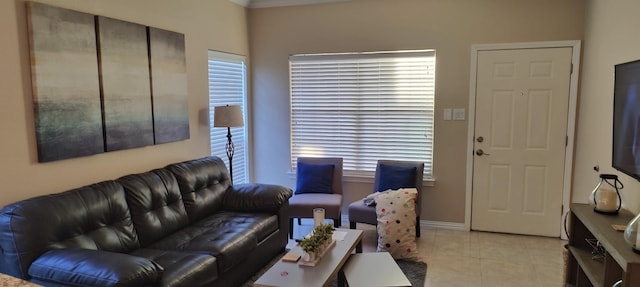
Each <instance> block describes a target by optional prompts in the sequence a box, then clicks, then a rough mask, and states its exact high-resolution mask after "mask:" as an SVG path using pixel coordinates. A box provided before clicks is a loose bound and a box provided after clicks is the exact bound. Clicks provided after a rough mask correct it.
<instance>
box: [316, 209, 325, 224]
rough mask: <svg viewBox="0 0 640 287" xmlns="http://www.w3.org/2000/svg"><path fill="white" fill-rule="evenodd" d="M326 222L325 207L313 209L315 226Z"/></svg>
mask: <svg viewBox="0 0 640 287" xmlns="http://www.w3.org/2000/svg"><path fill="white" fill-rule="evenodd" d="M323 223H324V208H314V209H313V226H314V227H316V226H318V225H321V224H323Z"/></svg>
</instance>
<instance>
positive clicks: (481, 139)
mask: <svg viewBox="0 0 640 287" xmlns="http://www.w3.org/2000/svg"><path fill="white" fill-rule="evenodd" d="M476 140H477V141H478V142H479V143H481V142H483V141H484V138H483V137H482V136H479V137H478V138H476Z"/></svg>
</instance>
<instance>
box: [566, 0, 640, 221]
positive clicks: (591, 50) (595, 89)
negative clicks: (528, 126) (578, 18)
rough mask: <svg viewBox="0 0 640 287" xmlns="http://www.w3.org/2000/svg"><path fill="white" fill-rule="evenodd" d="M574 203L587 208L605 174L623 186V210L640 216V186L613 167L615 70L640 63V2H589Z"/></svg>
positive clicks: (586, 17) (575, 166) (586, 14)
mask: <svg viewBox="0 0 640 287" xmlns="http://www.w3.org/2000/svg"><path fill="white" fill-rule="evenodd" d="M586 3H587V5H586V13H585V26H584V29H585V41H584V49H583V50H584V52H583V60H582V75H581V78H582V80H581V86H580V90H581V94H580V99H579V114H578V129H577V137H576V157H575V164H574V181H573V187H574V188H573V196H572V201H573V202H583V203H584V202H587V198H588V196H589V194H590V192H591V190H592V189H593V188H594V187H595V185H596V183H597V181H598V173H596V172H595V171H593V166H594V165H599V166H600V172H601V173H614V174H618V175H619V176H620V180H621V181H622V183H623V184H624V189H623V190H622V201H623V206H624V207H625V208H627V209H629V210H631V211H633V212H636V213H637V212H640V183H638V181H636V180H635V179H633V178H631V177H629V176H626V175H624V174H622V173H621V172H618V171H617V170H614V169H613V168H612V167H611V146H612V140H611V134H612V130H611V127H612V124H613V123H612V118H613V114H612V113H613V67H614V65H616V64H620V63H624V62H628V61H633V60H637V59H640V37H638V27H640V18H639V17H638V15H637V14H638V11H640V1H637V0H616V1H599V0H589V1H587V2H586Z"/></svg>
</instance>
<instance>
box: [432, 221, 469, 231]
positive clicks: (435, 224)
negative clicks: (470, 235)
mask: <svg viewBox="0 0 640 287" xmlns="http://www.w3.org/2000/svg"><path fill="white" fill-rule="evenodd" d="M420 228H438V229H449V230H461V231H469V230H467V229H466V228H465V226H464V223H457V222H445V221H431V220H420Z"/></svg>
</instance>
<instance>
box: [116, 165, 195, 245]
mask: <svg viewBox="0 0 640 287" xmlns="http://www.w3.org/2000/svg"><path fill="white" fill-rule="evenodd" d="M118 182H120V183H121V184H122V186H123V187H124V190H125V194H126V198H127V203H128V204H129V208H130V212H131V218H132V220H133V224H134V226H135V228H136V232H137V233H138V238H139V241H140V245H141V246H143V247H144V246H148V245H149V244H151V243H153V242H155V241H157V240H158V239H160V238H163V237H165V236H167V235H169V234H172V233H174V232H175V231H176V230H179V229H181V228H183V227H185V226H187V225H188V224H189V217H188V216H187V212H186V210H185V208H184V204H183V202H182V196H181V195H180V189H179V187H178V182H177V181H176V178H175V177H174V176H173V174H172V173H171V172H169V171H168V170H166V169H156V170H152V171H150V172H146V173H140V174H132V175H127V176H124V177H121V178H120V179H118Z"/></svg>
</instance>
